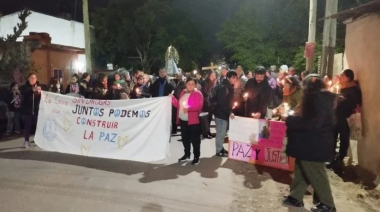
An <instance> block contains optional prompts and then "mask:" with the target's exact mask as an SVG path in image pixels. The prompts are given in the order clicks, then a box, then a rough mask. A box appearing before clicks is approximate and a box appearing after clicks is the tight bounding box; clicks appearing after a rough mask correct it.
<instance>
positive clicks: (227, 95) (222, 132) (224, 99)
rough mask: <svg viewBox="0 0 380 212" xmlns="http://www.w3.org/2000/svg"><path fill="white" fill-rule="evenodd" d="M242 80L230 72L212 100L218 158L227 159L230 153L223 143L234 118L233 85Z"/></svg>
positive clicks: (217, 88) (233, 72)
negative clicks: (230, 121) (231, 119)
mask: <svg viewBox="0 0 380 212" xmlns="http://www.w3.org/2000/svg"><path fill="white" fill-rule="evenodd" d="M238 80H240V79H239V78H238V75H237V73H236V72H235V71H229V72H228V73H227V75H226V79H223V81H222V82H221V83H220V84H219V85H218V86H217V87H216V88H215V89H216V99H215V100H212V104H213V105H214V115H215V125H216V127H215V128H216V139H215V149H216V156H220V157H226V156H228V152H227V151H226V150H225V149H224V147H223V143H224V138H225V137H226V133H227V128H228V121H229V119H230V117H231V118H233V117H234V115H233V113H232V109H233V108H232V105H233V104H232V101H233V96H234V87H233V85H234V84H235V83H236V82H237V81H238Z"/></svg>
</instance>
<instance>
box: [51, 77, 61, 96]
mask: <svg viewBox="0 0 380 212" xmlns="http://www.w3.org/2000/svg"><path fill="white" fill-rule="evenodd" d="M49 91H50V92H52V93H58V94H64V89H63V86H62V84H61V83H60V82H59V79H58V78H57V77H54V78H52V79H51V80H50V86H49Z"/></svg>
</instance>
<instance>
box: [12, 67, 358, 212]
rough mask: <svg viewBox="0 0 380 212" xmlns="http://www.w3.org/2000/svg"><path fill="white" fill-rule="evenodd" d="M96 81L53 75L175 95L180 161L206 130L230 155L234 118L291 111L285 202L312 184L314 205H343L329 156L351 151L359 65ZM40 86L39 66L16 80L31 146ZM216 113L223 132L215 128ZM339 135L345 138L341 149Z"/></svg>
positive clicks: (91, 92)
mask: <svg viewBox="0 0 380 212" xmlns="http://www.w3.org/2000/svg"><path fill="white" fill-rule="evenodd" d="M90 81H91V76H90V74H88V73H84V74H82V76H81V77H80V78H79V77H78V76H77V75H73V76H72V77H71V79H70V81H69V82H68V84H67V87H66V88H64V87H63V86H62V84H61V82H60V81H59V80H58V79H53V80H52V82H51V84H50V85H49V91H50V92H54V93H60V94H68V95H78V96H82V97H84V98H91V99H103V100H123V99H139V98H154V97H164V96H171V98H172V113H173V115H172V134H177V130H178V126H180V131H181V139H182V143H183V146H184V155H183V157H181V158H180V159H179V161H186V160H190V158H191V146H192V148H193V154H194V158H193V160H192V162H191V164H193V165H197V164H198V163H199V162H200V156H201V152H200V146H201V137H203V138H206V139H209V138H212V137H216V139H215V153H216V155H217V156H221V157H226V156H228V151H227V150H226V149H224V147H223V143H224V140H225V137H226V135H227V132H228V128H229V127H228V126H229V120H230V119H234V117H235V116H241V117H247V118H255V119H265V118H269V119H271V118H272V117H273V116H274V117H276V116H278V117H282V116H283V115H284V114H285V116H286V117H287V118H286V120H285V121H286V124H287V136H288V146H287V150H286V152H287V154H288V155H289V156H292V157H294V158H295V159H296V166H295V179H294V181H293V184H292V185H291V190H290V195H289V196H287V197H286V198H285V200H284V204H287V205H292V206H297V207H303V202H302V199H303V195H304V193H305V191H306V189H307V186H308V185H309V184H311V185H312V186H313V188H314V192H315V193H314V200H315V203H316V204H317V205H316V206H315V207H314V208H313V209H312V211H319V212H322V211H336V209H335V205H334V202H333V198H332V195H331V190H330V186H329V183H328V178H327V175H326V172H325V170H324V167H325V163H326V162H329V166H340V165H342V160H343V158H344V157H345V156H346V155H347V150H348V147H349V137H350V128H349V126H348V123H347V118H348V117H350V116H351V114H352V113H354V112H355V110H357V108H358V107H360V105H361V92H360V89H359V85H358V83H357V82H355V81H354V72H353V71H352V70H349V69H347V70H344V71H343V72H342V73H341V74H339V75H337V76H335V77H334V78H333V79H332V80H330V79H329V78H326V77H325V78H321V77H319V76H318V75H315V74H310V73H308V72H307V71H304V72H302V73H301V75H300V77H299V76H298V75H296V71H295V69H294V68H292V67H290V68H288V67H287V66H286V65H284V66H281V67H280V68H279V70H277V67H276V66H271V67H270V68H269V70H267V69H266V68H265V67H263V66H258V67H256V69H255V70H254V71H248V72H244V70H243V67H242V66H237V67H236V69H235V70H229V69H228V68H226V67H222V68H221V70H220V71H219V72H217V71H213V70H211V71H209V72H208V73H207V74H206V76H205V78H203V77H202V76H201V75H200V74H196V75H195V76H194V77H193V76H183V75H182V74H177V75H176V76H175V77H174V78H169V76H168V75H167V73H166V70H165V69H163V68H162V69H160V70H159V76H158V77H157V78H155V77H151V76H149V75H146V74H144V73H143V72H142V71H136V72H135V73H134V74H133V76H130V74H129V73H128V72H122V73H119V72H116V73H114V75H113V77H111V78H108V77H107V75H105V74H98V75H97V77H96V80H95V82H93V83H91V82H90ZM40 94H41V86H40V84H39V83H38V81H37V75H36V74H29V76H28V80H27V82H26V83H25V85H23V86H22V88H21V89H20V90H19V89H18V85H17V84H16V83H12V84H11V85H10V92H9V96H8V98H7V99H8V100H7V103H8V107H9V113H8V131H7V132H8V133H12V132H13V131H14V132H15V133H20V132H21V128H20V117H21V120H23V123H24V138H25V139H24V147H25V148H28V147H29V145H30V142H29V137H30V133H31V130H32V126H33V125H34V124H36V123H37V118H38V111H39V103H40V100H41V95H40ZM284 108H285V109H284ZM286 108H288V110H286ZM284 111H285V113H284ZM286 111H287V112H289V111H294V115H291V116H288V115H290V114H286ZM201 113H204V114H206V118H202V119H201V118H200V115H201ZM269 114H271V115H269ZM212 119H214V120H215V125H216V134H212V133H211V131H210V127H209V126H210V123H211V121H212ZM202 125H206V126H208V127H206V128H205V127H202ZM338 140H339V141H340V146H339V152H338V153H336V152H335V151H336V148H337V142H338Z"/></svg>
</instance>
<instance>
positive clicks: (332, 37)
mask: <svg viewBox="0 0 380 212" xmlns="http://www.w3.org/2000/svg"><path fill="white" fill-rule="evenodd" d="M337 12H338V0H326V12H325V17H329V16H331V15H333V14H335V13H337ZM336 23H337V21H336V19H331V18H326V19H325V24H324V27H323V52H322V67H321V75H322V76H325V75H327V76H329V77H330V79H332V73H333V71H334V70H333V69H334V55H335V45H336Z"/></svg>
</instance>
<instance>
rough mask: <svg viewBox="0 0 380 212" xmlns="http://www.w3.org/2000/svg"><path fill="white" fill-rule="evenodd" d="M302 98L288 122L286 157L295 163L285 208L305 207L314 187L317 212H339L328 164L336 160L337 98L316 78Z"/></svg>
mask: <svg viewBox="0 0 380 212" xmlns="http://www.w3.org/2000/svg"><path fill="white" fill-rule="evenodd" d="M303 88H304V90H303V97H302V102H301V105H300V107H298V108H297V110H296V111H295V114H294V115H291V116H288V117H287V119H286V126H287V136H288V144H287V146H286V154H287V155H288V156H291V157H293V158H295V159H296V162H295V171H294V174H295V177H294V179H293V182H292V184H291V186H290V195H289V196H287V197H286V198H285V200H284V201H283V204H285V205H290V206H295V207H303V206H304V203H303V196H304V195H305V192H306V190H307V188H308V186H309V184H311V186H312V187H313V188H314V203H317V205H316V206H315V207H313V208H312V209H311V211H314V212H327V211H331V212H334V211H336V208H335V204H334V199H333V196H332V194H331V188H330V184H329V180H328V176H327V173H326V170H325V162H328V161H331V160H332V159H333V158H334V151H333V149H332V148H331V146H332V145H333V143H334V140H333V138H334V127H335V120H334V117H335V116H334V115H335V112H334V107H335V105H336V101H337V96H336V95H335V94H333V93H331V92H329V91H327V90H326V89H325V88H326V84H325V83H324V82H323V79H322V78H321V77H320V76H319V75H316V74H311V75H309V76H307V77H306V78H305V80H304V82H303Z"/></svg>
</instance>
